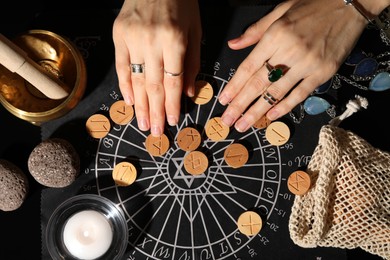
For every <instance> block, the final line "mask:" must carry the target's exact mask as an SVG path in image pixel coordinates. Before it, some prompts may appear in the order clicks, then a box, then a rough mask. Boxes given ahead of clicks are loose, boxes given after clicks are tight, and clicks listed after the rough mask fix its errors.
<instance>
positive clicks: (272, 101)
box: [262, 91, 279, 107]
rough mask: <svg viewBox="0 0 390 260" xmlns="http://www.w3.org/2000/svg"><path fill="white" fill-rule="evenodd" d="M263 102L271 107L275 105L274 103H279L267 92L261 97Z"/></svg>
mask: <svg viewBox="0 0 390 260" xmlns="http://www.w3.org/2000/svg"><path fill="white" fill-rule="evenodd" d="M262 97H263V98H264V100H265V101H267V103H268V104H270V105H271V106H272V107H273V106H274V105H276V103H278V102H279V100H278V99H277V98H274V97H273V96H272V95H271V94H270V93H269V92H268V91H266V92H264V94H263V95H262Z"/></svg>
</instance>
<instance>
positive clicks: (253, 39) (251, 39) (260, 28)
mask: <svg viewBox="0 0 390 260" xmlns="http://www.w3.org/2000/svg"><path fill="white" fill-rule="evenodd" d="M290 2H291V1H286V3H281V4H279V5H278V6H276V7H275V8H274V10H272V11H271V12H270V13H269V14H267V15H266V16H264V17H263V18H261V19H260V20H258V21H257V22H255V23H254V24H252V25H251V26H249V27H248V29H246V30H245V32H244V33H243V34H242V35H241V36H239V37H237V38H235V39H232V40H230V41H228V45H229V47H230V48H231V49H233V50H238V49H243V48H246V47H248V46H251V45H253V44H255V43H257V42H259V41H260V39H261V38H262V37H263V35H264V33H265V32H266V31H267V29H268V28H269V27H270V25H271V24H272V23H274V22H275V21H276V20H277V19H279V18H280V17H281V16H282V15H283V14H284V13H285V12H286V11H287V10H288V9H289V7H290V6H291V3H290Z"/></svg>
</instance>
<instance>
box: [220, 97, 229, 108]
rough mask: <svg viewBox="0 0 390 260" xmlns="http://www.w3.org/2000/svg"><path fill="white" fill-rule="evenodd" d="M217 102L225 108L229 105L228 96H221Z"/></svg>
mask: <svg viewBox="0 0 390 260" xmlns="http://www.w3.org/2000/svg"><path fill="white" fill-rule="evenodd" d="M218 101H219V103H221V105H223V106H226V105H227V104H229V102H230V98H229V97H228V96H226V95H225V94H222V95H221V96H220V97H219V99H218Z"/></svg>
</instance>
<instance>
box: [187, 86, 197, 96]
mask: <svg viewBox="0 0 390 260" xmlns="http://www.w3.org/2000/svg"><path fill="white" fill-rule="evenodd" d="M187 95H188V96H189V97H193V96H194V95H195V86H190V87H189V88H188V91H187Z"/></svg>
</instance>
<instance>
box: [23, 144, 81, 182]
mask: <svg viewBox="0 0 390 260" xmlns="http://www.w3.org/2000/svg"><path fill="white" fill-rule="evenodd" d="M28 170H29V171H30V173H31V175H32V176H33V177H34V179H35V180H36V181H37V182H39V183H40V184H42V185H44V186H47V187H51V188H62V187H66V186H68V185H70V184H71V183H72V182H73V181H74V180H75V179H76V177H77V176H78V175H79V173H80V157H79V154H78V153H77V151H76V150H75V148H74V147H73V145H72V144H71V143H69V142H68V141H67V140H65V139H61V138H49V139H47V140H44V141H42V142H41V143H40V144H38V145H37V146H36V147H35V148H34V149H33V151H32V152H31V154H30V156H29V158H28Z"/></svg>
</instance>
